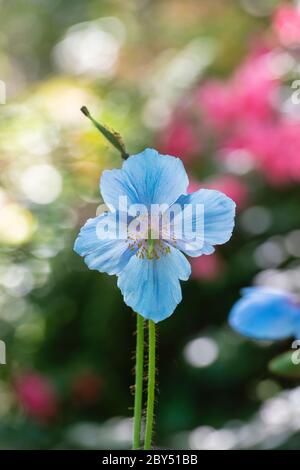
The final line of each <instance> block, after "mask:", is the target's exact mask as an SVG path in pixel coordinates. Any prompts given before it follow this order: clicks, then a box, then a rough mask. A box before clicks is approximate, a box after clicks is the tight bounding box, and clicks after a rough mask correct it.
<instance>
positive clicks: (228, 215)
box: [74, 149, 235, 322]
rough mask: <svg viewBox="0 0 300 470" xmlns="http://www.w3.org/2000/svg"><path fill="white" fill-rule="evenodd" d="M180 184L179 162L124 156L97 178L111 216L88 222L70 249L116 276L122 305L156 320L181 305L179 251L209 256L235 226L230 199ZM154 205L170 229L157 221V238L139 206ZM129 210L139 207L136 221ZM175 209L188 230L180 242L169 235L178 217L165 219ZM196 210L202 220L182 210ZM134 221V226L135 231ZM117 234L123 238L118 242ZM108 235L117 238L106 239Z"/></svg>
mask: <svg viewBox="0 0 300 470" xmlns="http://www.w3.org/2000/svg"><path fill="white" fill-rule="evenodd" d="M187 186H188V177H187V174H186V172H185V169H184V166H183V164H182V161H181V160H180V159H178V158H174V157H171V156H168V155H160V154H159V153H158V152H157V151H156V150H152V149H146V150H144V151H143V152H142V153H139V154H138V155H133V156H131V157H129V158H128V159H127V160H126V161H125V162H124V164H123V167H122V169H114V170H106V171H104V172H103V174H102V177H101V180H100V189H101V194H102V197H103V200H104V202H105V204H106V205H107V206H108V207H109V209H110V211H108V212H105V213H104V214H101V215H99V216H98V217H95V218H94V219H89V220H88V221H87V222H86V224H85V225H84V226H83V227H82V229H81V231H80V233H79V235H78V238H77V239H76V241H75V245H74V249H75V251H76V252H77V253H78V254H79V255H81V256H83V257H84V259H85V262H86V264H87V266H88V267H89V268H90V269H95V270H97V271H100V272H106V273H108V274H116V275H117V276H118V287H119V288H120V289H121V292H122V294H123V297H124V301H125V303H126V304H127V305H128V306H130V307H131V308H132V309H133V310H134V311H136V312H138V313H140V314H141V315H142V316H143V317H144V318H148V319H152V320H153V321H155V322H158V321H161V320H163V319H165V318H167V317H168V316H170V315H171V314H172V313H173V311H174V309H175V308H176V306H177V304H178V303H179V302H180V301H181V298H182V296H181V287H180V282H179V280H187V279H188V278H189V276H190V272H191V267H190V263H189V262H188V260H187V259H186V257H185V256H184V255H183V254H182V252H184V253H185V254H187V255H189V256H200V255H203V254H206V255H208V254H211V253H213V251H214V248H213V245H217V244H222V243H225V242H227V241H228V240H229V238H230V237H231V234H232V230H233V226H234V215H235V203H234V202H233V201H232V200H231V199H230V198H228V197H227V196H225V195H224V194H223V193H221V192H219V191H214V190H205V189H201V190H199V191H196V192H194V193H192V194H189V195H187V194H186V192H187ZM120 197H126V198H127V201H128V205H129V209H128V208H126V210H124V209H123V208H121V209H120ZM155 204H156V205H157V204H164V205H165V212H164V215H166V214H167V215H168V214H169V215H170V218H169V219H168V218H167V220H169V221H170V223H169V225H170V226H171V225H172V230H169V231H168V230H166V228H168V227H165V225H164V224H165V219H163V220H162V217H160V218H159V222H158V226H159V229H158V232H159V235H158V236H155V237H153V231H155V230H156V229H157V226H156V227H153V226H152V225H151V226H150V229H151V233H150V234H149V226H148V225H147V223H149V218H148V215H147V217H144V218H143V215H144V212H143V210H144V209H143V208H146V209H147V210H148V209H150V210H151V207H152V206H153V205H155ZM132 205H133V206H132ZM134 205H143V206H141V208H140V210H139V211H138V212H139V215H138V216H137V214H133V212H132V207H135V206H134ZM150 206H151V207H150ZM175 206H176V207H177V208H178V207H179V212H180V213H181V215H183V217H185V219H189V221H190V227H191V228H190V231H188V232H187V231H186V230H185V231H184V232H183V235H182V236H181V237H179V238H178V237H175V236H174V233H175V232H174V229H175V228H176V224H178V220H179V219H180V218H179V217H178V215H180V214H178V213H177V215H174V214H173V215H171V213H172V210H173V208H175ZM196 206H202V207H203V213H202V218H201V214H199V213H198V212H197V211H194V210H193V211H192V213H190V212H188V211H187V210H186V207H191V208H192V209H194V208H195V207H196ZM124 212H125V213H126V217H125V218H124ZM198 219H199V220H198ZM136 221H138V222H139V223H138V224H137V225H136V229H135V230H134V228H132V224H133V225H134V223H135V222H136ZM152 223H153V222H152V219H151V222H150V224H152ZM104 226H106V231H105V229H104ZM145 227H146V228H145ZM124 228H126V236H125V237H124V236H120V232H123V229H124ZM114 230H116V231H117V232H118V234H119V236H118V237H115V236H113V232H114ZM194 231H195V233H194V234H193V233H192V232H194ZM100 232H101V234H102V235H101V236H99V234H100ZM171 232H172V234H171ZM103 233H106V235H105V236H104V237H103Z"/></svg>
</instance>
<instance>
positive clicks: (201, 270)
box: [189, 252, 223, 281]
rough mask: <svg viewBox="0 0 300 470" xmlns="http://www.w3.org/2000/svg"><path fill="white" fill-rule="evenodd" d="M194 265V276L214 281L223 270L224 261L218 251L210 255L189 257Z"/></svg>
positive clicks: (194, 277)
mask: <svg viewBox="0 0 300 470" xmlns="http://www.w3.org/2000/svg"><path fill="white" fill-rule="evenodd" d="M189 261H190V263H191V266H192V278H193V279H201V280H206V281H213V280H215V279H217V278H218V277H219V275H220V274H221V273H222V271H223V262H222V261H221V259H220V257H219V255H217V253H216V252H215V253H213V254H212V255H210V256H206V255H202V256H199V257H198V258H189Z"/></svg>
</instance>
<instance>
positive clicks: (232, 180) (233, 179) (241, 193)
mask: <svg viewBox="0 0 300 470" xmlns="http://www.w3.org/2000/svg"><path fill="white" fill-rule="evenodd" d="M201 188H205V189H216V190H218V191H221V192H222V193H224V194H226V196H228V197H230V198H231V199H232V200H233V201H234V202H235V203H236V205H237V209H241V208H243V207H245V206H246V205H247V202H248V199H249V190H248V186H247V185H246V183H245V182H244V181H242V180H241V178H238V177H237V176H233V175H216V176H212V177H211V178H209V179H207V180H206V181H203V182H201V183H199V182H198V181H195V180H193V179H190V184H189V186H188V193H192V192H194V191H197V190H198V189H201Z"/></svg>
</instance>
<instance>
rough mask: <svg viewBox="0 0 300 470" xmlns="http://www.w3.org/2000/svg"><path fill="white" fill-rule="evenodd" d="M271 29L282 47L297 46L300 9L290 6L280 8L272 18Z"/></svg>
mask: <svg viewBox="0 0 300 470" xmlns="http://www.w3.org/2000/svg"><path fill="white" fill-rule="evenodd" d="M273 29H274V31H275V33H276V34H277V36H278V38H279V41H280V42H281V44H282V45H283V46H286V47H293V46H294V47H295V46H299V45H300V9H299V8H297V7H295V6H292V5H283V6H280V7H279V8H278V9H277V11H276V12H275V15H274V18H273Z"/></svg>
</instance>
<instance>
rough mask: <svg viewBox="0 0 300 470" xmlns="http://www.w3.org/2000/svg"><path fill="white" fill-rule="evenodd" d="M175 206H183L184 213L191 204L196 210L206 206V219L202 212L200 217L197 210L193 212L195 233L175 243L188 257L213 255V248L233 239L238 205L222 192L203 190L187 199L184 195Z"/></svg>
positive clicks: (204, 208) (185, 235)
mask: <svg viewBox="0 0 300 470" xmlns="http://www.w3.org/2000/svg"><path fill="white" fill-rule="evenodd" d="M176 204H179V205H181V206H182V209H183V211H184V206H185V205H186V204H191V205H192V206H193V207H194V208H195V207H196V205H197V204H202V205H203V210H204V217H203V216H202V215H201V213H200V215H198V214H199V213H198V214H197V212H196V210H194V211H193V213H191V215H192V223H191V224H190V226H191V227H192V231H193V233H187V232H186V231H185V232H184V236H183V239H181V240H177V242H176V246H177V247H178V248H179V249H180V250H182V251H184V252H185V253H186V254H187V255H189V256H200V255H202V254H205V255H210V254H211V253H213V252H214V247H213V245H220V244H223V243H226V242H227V241H228V240H229V239H230V237H231V235H232V231H233V227H234V217H235V203H234V202H233V200H232V199H230V198H229V197H228V196H226V195H225V194H223V193H222V192H220V191H215V190H210V189H200V190H199V191H196V192H194V193H192V194H189V195H187V196H185V195H184V196H181V197H180V198H179V199H178V200H177V201H176ZM171 209H172V208H171ZM197 217H198V219H199V217H201V219H200V220H198V219H197ZM187 222H188V220H187ZM203 222H204V227H203ZM196 223H197V224H198V227H197V228H198V232H197V231H196ZM199 228H200V229H199Z"/></svg>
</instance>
